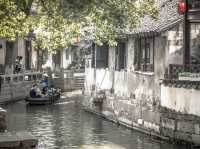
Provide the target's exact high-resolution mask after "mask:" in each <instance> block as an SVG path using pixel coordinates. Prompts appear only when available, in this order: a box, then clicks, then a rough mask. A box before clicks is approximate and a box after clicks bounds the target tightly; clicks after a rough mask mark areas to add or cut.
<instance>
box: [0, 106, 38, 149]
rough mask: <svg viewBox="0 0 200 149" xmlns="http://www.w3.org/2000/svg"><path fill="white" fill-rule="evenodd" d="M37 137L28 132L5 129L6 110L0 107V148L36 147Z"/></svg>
mask: <svg viewBox="0 0 200 149" xmlns="http://www.w3.org/2000/svg"><path fill="white" fill-rule="evenodd" d="M37 144H38V139H37V138H35V137H34V136H32V135H31V134H30V133H28V132H17V133H11V132H7V131H6V110H4V109H2V108H0V149H36V147H37Z"/></svg>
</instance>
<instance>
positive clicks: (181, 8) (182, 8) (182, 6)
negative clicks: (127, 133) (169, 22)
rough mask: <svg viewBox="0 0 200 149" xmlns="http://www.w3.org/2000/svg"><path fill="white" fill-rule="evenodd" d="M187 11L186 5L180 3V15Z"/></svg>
mask: <svg viewBox="0 0 200 149" xmlns="http://www.w3.org/2000/svg"><path fill="white" fill-rule="evenodd" d="M186 10H187V6H186V3H185V2H183V1H180V2H178V13H180V14H183V13H185V12H186Z"/></svg>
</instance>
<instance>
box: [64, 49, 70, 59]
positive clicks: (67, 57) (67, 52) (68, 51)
mask: <svg viewBox="0 0 200 149" xmlns="http://www.w3.org/2000/svg"><path fill="white" fill-rule="evenodd" d="M65 52H66V53H65V54H66V55H65V56H66V57H65V58H66V60H68V59H69V53H70V48H67V49H65Z"/></svg>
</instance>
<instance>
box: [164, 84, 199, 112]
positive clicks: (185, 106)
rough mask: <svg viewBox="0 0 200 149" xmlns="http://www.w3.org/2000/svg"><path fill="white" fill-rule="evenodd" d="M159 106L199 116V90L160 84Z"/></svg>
mask: <svg viewBox="0 0 200 149" xmlns="http://www.w3.org/2000/svg"><path fill="white" fill-rule="evenodd" d="M161 106H163V107H167V108H169V109H171V110H175V111H176V112H182V113H185V114H193V115H197V116H200V91H199V90H195V89H185V88H174V87H166V86H164V85H162V86H161Z"/></svg>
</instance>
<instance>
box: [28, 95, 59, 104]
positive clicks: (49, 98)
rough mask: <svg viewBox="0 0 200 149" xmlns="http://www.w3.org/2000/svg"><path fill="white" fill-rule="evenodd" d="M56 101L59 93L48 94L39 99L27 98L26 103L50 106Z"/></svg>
mask: <svg viewBox="0 0 200 149" xmlns="http://www.w3.org/2000/svg"><path fill="white" fill-rule="evenodd" d="M58 99H60V93H55V94H53V95H52V94H50V95H47V96H45V97H40V98H31V97H27V98H26V102H28V104H30V105H46V104H52V103H54V102H56V101H57V100H58Z"/></svg>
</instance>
